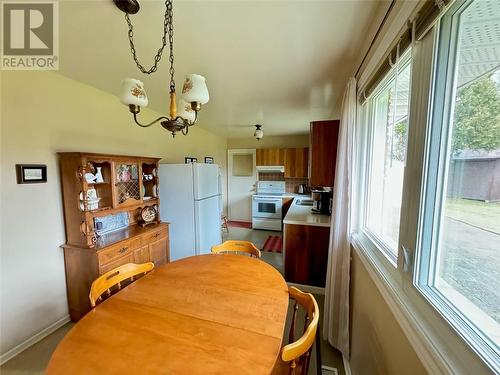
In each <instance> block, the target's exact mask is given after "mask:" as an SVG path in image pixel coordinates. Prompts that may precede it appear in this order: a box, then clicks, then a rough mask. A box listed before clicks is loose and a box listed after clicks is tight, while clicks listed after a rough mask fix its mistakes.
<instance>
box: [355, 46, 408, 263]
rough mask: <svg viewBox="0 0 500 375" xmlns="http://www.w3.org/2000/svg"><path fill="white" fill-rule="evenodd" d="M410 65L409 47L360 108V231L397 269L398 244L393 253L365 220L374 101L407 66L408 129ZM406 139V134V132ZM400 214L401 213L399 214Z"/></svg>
mask: <svg viewBox="0 0 500 375" xmlns="http://www.w3.org/2000/svg"><path fill="white" fill-rule="evenodd" d="M411 64H412V53H411V46H410V47H409V48H408V49H407V50H406V51H404V52H403V53H402V55H401V61H400V63H399V64H398V65H397V66H394V67H393V68H392V69H391V70H390V71H389V73H388V74H387V75H386V76H385V77H384V78H383V79H382V80H381V81H380V83H379V84H378V85H377V87H376V89H375V90H374V91H373V92H372V93H371V94H370V96H369V98H367V100H366V102H365V103H364V108H362V111H363V112H364V113H363V116H364V118H365V129H364V132H363V133H362V134H361V138H360V140H361V142H362V144H363V145H364V147H365V155H364V163H365V165H366V166H367V167H366V168H364V169H363V171H362V173H363V176H362V181H363V182H362V185H363V191H364V194H363V203H362V205H361V206H362V207H363V212H362V215H361V220H360V223H361V224H362V231H363V234H364V235H365V236H366V238H367V239H369V240H370V241H371V242H372V243H373V245H374V246H376V247H377V249H378V250H379V251H380V252H381V253H382V254H383V255H384V256H385V258H386V259H387V261H388V262H389V264H391V265H392V267H394V268H397V266H398V258H399V248H400V245H399V243H398V244H396V251H395V252H394V251H393V250H392V249H391V248H390V246H389V245H388V244H387V243H386V241H384V240H383V239H382V238H381V237H380V236H379V235H378V234H377V233H376V232H375V231H373V230H372V229H371V228H370V227H369V226H368V223H367V218H368V208H369V203H368V202H369V195H370V182H371V181H370V180H371V178H370V176H371V172H372V163H371V158H372V152H373V137H374V129H373V128H374V126H373V125H374V119H375V117H376V116H375V113H376V99H377V98H378V97H379V95H381V94H382V93H383V92H384V90H386V89H387V88H388V86H389V85H392V84H393V83H394V82H393V80H394V79H395V77H396V75H397V74H399V73H400V72H401V71H402V70H404V69H406V68H407V67H408V66H410V94H409V98H408V114H407V115H406V116H405V118H406V119H407V122H408V128H409V126H410V121H409V119H410V108H409V106H410V103H411V69H412V68H411ZM407 139H408V132H407ZM403 185H404V180H403ZM400 214H401V212H400ZM400 221H401V215H400Z"/></svg>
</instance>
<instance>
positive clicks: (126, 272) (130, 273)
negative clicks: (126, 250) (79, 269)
mask: <svg viewBox="0 0 500 375" xmlns="http://www.w3.org/2000/svg"><path fill="white" fill-rule="evenodd" d="M154 266H155V265H154V263H152V262H148V263H143V264H135V263H127V264H124V265H123V266H120V267H117V268H115V269H112V270H111V271H108V272H106V273H104V274H103V275H101V276H100V277H98V278H97V279H95V280H94V282H93V283H92V286H91V287H90V293H89V299H90V305H91V306H92V307H95V306H96V303H97V302H98V301H102V300H103V298H102V296H103V294H104V293H106V295H107V297H109V296H110V295H111V289H112V288H114V287H115V288H116V289H117V290H120V289H121V287H122V282H123V281H126V280H128V279H130V280H131V281H134V276H137V275H141V274H144V275H145V274H146V273H148V272H149V271H151V270H152V269H153V268H154Z"/></svg>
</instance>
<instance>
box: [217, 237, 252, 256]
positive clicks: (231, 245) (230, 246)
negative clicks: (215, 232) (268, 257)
mask: <svg viewBox="0 0 500 375" xmlns="http://www.w3.org/2000/svg"><path fill="white" fill-rule="evenodd" d="M212 253H215V254H220V253H245V254H250V256H254V257H255V258H259V259H260V257H261V254H260V250H259V249H257V247H255V245H254V244H253V243H251V242H250V241H235V240H228V241H225V242H224V243H221V244H220V245H217V246H213V247H212Z"/></svg>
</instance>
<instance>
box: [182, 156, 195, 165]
mask: <svg viewBox="0 0 500 375" xmlns="http://www.w3.org/2000/svg"><path fill="white" fill-rule="evenodd" d="M197 162H198V159H197V158H193V157H190V156H186V157H185V158H184V163H185V164H191V163H197Z"/></svg>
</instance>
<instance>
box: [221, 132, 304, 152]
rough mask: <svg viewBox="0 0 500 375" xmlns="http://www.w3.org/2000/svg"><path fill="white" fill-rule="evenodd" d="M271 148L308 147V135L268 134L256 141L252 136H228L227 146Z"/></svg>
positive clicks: (230, 147)
mask: <svg viewBox="0 0 500 375" xmlns="http://www.w3.org/2000/svg"><path fill="white" fill-rule="evenodd" d="M267 147H269V148H271V147H281V148H286V147H309V135H308V134H304V135H285V136H282V137H277V136H269V137H266V136H265V135H264V138H262V139H261V140H260V141H257V140H256V139H255V138H254V137H247V138H229V139H228V140H227V148H229V149H232V148H267Z"/></svg>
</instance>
